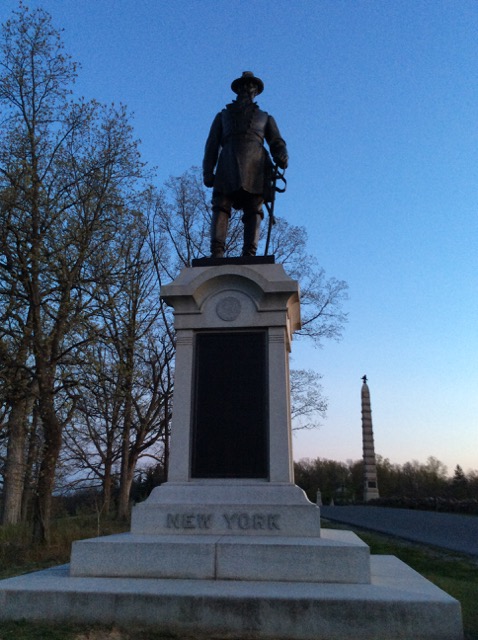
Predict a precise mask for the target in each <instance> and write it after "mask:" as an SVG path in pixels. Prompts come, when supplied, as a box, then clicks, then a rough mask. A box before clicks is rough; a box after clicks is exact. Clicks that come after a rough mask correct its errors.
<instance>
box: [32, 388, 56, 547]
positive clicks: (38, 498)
mask: <svg viewBox="0 0 478 640" xmlns="http://www.w3.org/2000/svg"><path fill="white" fill-rule="evenodd" d="M43 382H44V381H43ZM52 383H53V381H52ZM42 387H43V388H42ZM51 387H52V388H51V389H49V390H47V389H46V388H45V386H44V384H42V383H41V382H40V398H39V409H40V417H41V421H42V426H43V437H44V443H43V451H42V460H41V464H40V471H39V474H38V484H37V490H36V494H35V499H34V504H33V541H34V542H39V543H44V544H49V542H50V533H51V507H52V496H53V488H54V485H55V471H56V463H57V461H58V456H59V455H60V449H61V443H62V437H61V436H62V428H61V424H60V421H59V420H58V418H57V415H56V413H55V407H54V402H53V399H54V389H53V384H52V385H51ZM48 391H49V392H48Z"/></svg>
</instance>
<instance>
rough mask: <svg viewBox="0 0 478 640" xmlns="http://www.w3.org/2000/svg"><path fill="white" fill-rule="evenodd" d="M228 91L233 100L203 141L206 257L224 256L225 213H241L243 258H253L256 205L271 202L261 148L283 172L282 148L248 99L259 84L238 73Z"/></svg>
mask: <svg viewBox="0 0 478 640" xmlns="http://www.w3.org/2000/svg"><path fill="white" fill-rule="evenodd" d="M231 89H232V90H233V91H234V93H236V94H237V98H236V100H234V102H232V103H230V104H228V105H227V106H226V108H225V109H223V110H222V111H221V112H220V113H218V114H217V116H216V117H215V118H214V121H213V123H212V126H211V131H210V132H209V137H208V139H207V142H206V149H205V152H204V161H203V177H204V184H205V185H206V187H213V192H212V225H211V256H212V257H213V258H222V256H223V255H224V250H225V244H226V237H227V229H228V226H229V218H230V216H231V208H232V207H234V209H242V212H243V216H242V222H243V223H244V246H243V249H242V255H243V256H254V255H256V251H257V244H258V242H259V231H260V225H261V220H262V219H263V217H264V213H263V211H262V205H263V204H264V202H271V201H272V196H273V194H272V189H273V187H272V168H273V165H272V161H271V159H270V156H269V154H268V153H267V151H266V149H265V147H264V140H266V142H267V144H268V145H269V149H270V152H271V154H272V158H273V160H274V162H275V163H276V164H277V165H278V166H279V167H280V168H281V169H285V168H286V167H287V162H288V154H287V147H286V144H285V142H284V140H283V139H282V138H281V135H280V132H279V129H278V127H277V124H276V122H275V120H274V118H273V117H272V116H270V115H269V114H268V113H266V112H265V111H262V110H261V109H259V106H258V105H257V103H256V102H254V98H255V97H256V96H257V95H259V94H260V93H262V91H263V90H264V83H263V82H262V80H261V79H260V78H256V77H255V76H254V74H253V73H252V71H244V73H243V74H242V76H241V77H240V78H237V79H236V80H234V81H233V82H232V84H231Z"/></svg>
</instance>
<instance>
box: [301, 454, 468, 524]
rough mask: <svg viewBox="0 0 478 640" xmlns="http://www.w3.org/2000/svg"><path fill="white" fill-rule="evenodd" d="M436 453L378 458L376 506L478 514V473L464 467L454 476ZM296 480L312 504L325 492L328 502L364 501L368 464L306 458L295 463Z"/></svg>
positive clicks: (325, 500)
mask: <svg viewBox="0 0 478 640" xmlns="http://www.w3.org/2000/svg"><path fill="white" fill-rule="evenodd" d="M447 471H448V470H447V467H446V466H445V465H444V464H443V463H442V462H440V461H439V460H437V459H436V458H434V457H429V458H428V460H427V462H426V463H420V462H417V461H416V460H413V461H412V462H406V463H405V464H402V465H400V464H393V463H392V462H390V460H388V459H387V458H382V457H381V456H377V478H378V489H379V493H380V499H379V500H375V501H374V503H375V504H381V505H385V506H394V507H405V508H412V509H413V508H415V509H433V510H440V511H459V512H464V513H477V514H478V471H476V470H474V471H470V472H468V473H465V472H464V471H463V469H462V468H461V466H460V465H457V466H456V467H455V470H454V473H453V475H452V476H451V477H450V476H449V475H448V473H447ZM295 482H296V484H298V485H299V486H300V487H301V488H302V489H303V490H304V491H305V492H306V493H307V495H308V497H309V499H310V500H311V501H313V502H315V501H316V499H317V491H319V490H320V493H321V499H322V502H323V504H330V502H331V501H332V500H333V502H334V504H353V503H361V502H362V501H363V462H362V461H361V460H358V461H347V462H336V461H335V460H326V459H324V458H316V459H314V460H311V459H308V458H304V459H302V460H300V461H299V462H296V463H295Z"/></svg>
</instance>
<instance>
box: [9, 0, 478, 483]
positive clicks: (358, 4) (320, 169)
mask: <svg viewBox="0 0 478 640" xmlns="http://www.w3.org/2000/svg"><path fill="white" fill-rule="evenodd" d="M24 4H26V5H27V6H29V7H32V8H34V7H37V6H41V7H43V8H44V9H46V10H47V11H49V12H50V13H51V14H52V16H53V20H54V23H55V25H56V26H57V27H63V28H64V29H65V31H64V33H63V39H64V42H65V46H66V50H67V52H68V53H70V54H71V55H72V56H73V58H74V59H75V60H77V61H78V62H80V63H81V66H82V68H81V69H80V73H79V79H78V81H77V84H76V88H75V93H76V94H78V95H83V96H85V97H86V98H96V99H97V100H99V101H101V102H106V103H110V102H115V103H119V102H121V103H124V104H126V105H127V106H128V108H129V110H130V111H131V112H133V113H134V119H133V126H134V129H135V132H136V135H137V137H139V138H140V139H141V140H142V146H141V148H142V154H143V158H144V160H145V161H147V162H148V164H149V165H151V166H155V167H157V178H156V183H157V184H158V185H161V184H162V183H163V182H164V181H165V180H166V179H167V178H168V176H170V175H180V174H181V173H183V172H184V171H186V170H187V169H189V168H190V167H191V166H193V165H200V164H201V161H202V154H203V149H204V142H205V139H206V136H207V133H208V131H209V126H210V124H211V121H212V119H213V117H214V115H215V114H216V112H217V111H219V110H220V109H221V108H222V107H223V106H224V104H226V103H227V102H229V101H230V100H231V98H232V97H233V94H232V93H231V91H230V88H229V87H230V83H231V81H232V80H233V79H234V78H236V77H238V76H240V75H241V73H242V71H244V70H252V71H253V72H254V73H255V74H256V75H258V76H259V77H261V78H262V79H263V80H264V83H265V90H264V93H263V94H262V95H261V96H260V97H259V98H258V102H259V104H260V106H261V107H262V108H263V109H265V110H266V111H269V112H270V113H271V114H273V115H274V116H275V118H276V120H277V122H278V124H279V127H280V129H281V132H282V135H283V136H284V138H285V139H286V141H287V144H288V148H289V154H290V167H289V169H288V170H287V179H288V189H287V192H286V193H285V194H284V195H283V196H279V199H278V201H277V205H276V206H277V214H278V215H280V216H283V217H285V218H286V219H287V220H288V221H289V222H290V223H292V224H298V225H303V226H305V228H306V229H307V232H308V236H309V250H310V252H311V253H313V254H314V255H315V256H316V257H317V259H318V260H319V263H320V264H321V265H322V266H323V267H324V268H325V270H326V272H327V275H328V276H334V277H336V278H338V279H340V280H345V281H347V282H348V284H349V288H350V299H349V301H348V303H347V311H348V312H349V322H348V324H347V326H346V328H345V332H344V338H343V340H342V341H341V342H339V343H326V344H325V345H324V347H323V348H322V349H320V350H317V349H314V348H311V346H310V345H308V344H307V343H305V342H302V341H300V340H296V341H294V344H293V353H292V365H293V366H294V367H296V368H311V369H314V370H316V371H318V372H320V373H322V374H323V376H324V377H323V387H324V394H325V395H326V396H327V397H328V399H329V410H328V417H327V420H326V421H324V422H323V425H322V426H321V428H320V429H319V430H314V431H310V432H301V433H299V434H298V435H296V437H295V438H294V452H295V458H296V459H299V458H302V457H310V458H315V457H323V458H331V459H334V460H342V461H345V460H347V459H353V460H357V459H359V458H360V457H361V455H362V448H361V447H362V445H361V411H360V410H361V407H360V389H361V384H362V382H361V377H362V376H363V375H364V374H367V376H368V379H369V388H370V393H371V400H372V411H373V425H374V432H375V449H376V452H377V453H378V454H380V455H382V456H383V457H385V458H389V459H390V460H391V462H394V463H400V464H402V463H404V462H406V461H409V460H418V461H420V462H426V460H427V458H428V457H429V456H434V457H436V458H438V459H439V460H441V461H442V462H444V463H445V464H446V465H447V467H448V469H449V472H450V473H451V472H452V471H453V469H454V467H455V465H457V464H460V465H461V466H462V467H463V468H464V469H465V471H468V470H470V469H478V424H477V423H478V363H477V356H478V337H477V336H478V252H477V247H476V245H477V239H478V211H477V205H478V117H477V116H478V2H477V1H476V0H446V1H445V0H433V2H430V0H394V1H393V2H387V1H385V0H380V1H379V0H355V1H354V0H295V1H293V0H167V1H164V0H42V1H37V0H25V2H24ZM17 6H18V3H17V2H16V0H15V1H13V0H2V1H1V3H0V21H1V22H4V21H5V20H6V19H7V18H8V17H9V16H10V13H11V11H12V10H14V9H15V8H17Z"/></svg>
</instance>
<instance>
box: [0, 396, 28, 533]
mask: <svg viewBox="0 0 478 640" xmlns="http://www.w3.org/2000/svg"><path fill="white" fill-rule="evenodd" d="M26 405H27V401H26V399H25V398H22V399H20V400H17V401H16V402H15V403H14V404H13V406H12V407H11V410H10V416H9V420H8V447H7V461H6V465H5V480H4V492H3V497H4V501H3V514H2V524H4V525H5V524H18V523H19V522H20V521H21V517H22V495H23V486H24V481H25V438H26Z"/></svg>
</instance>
